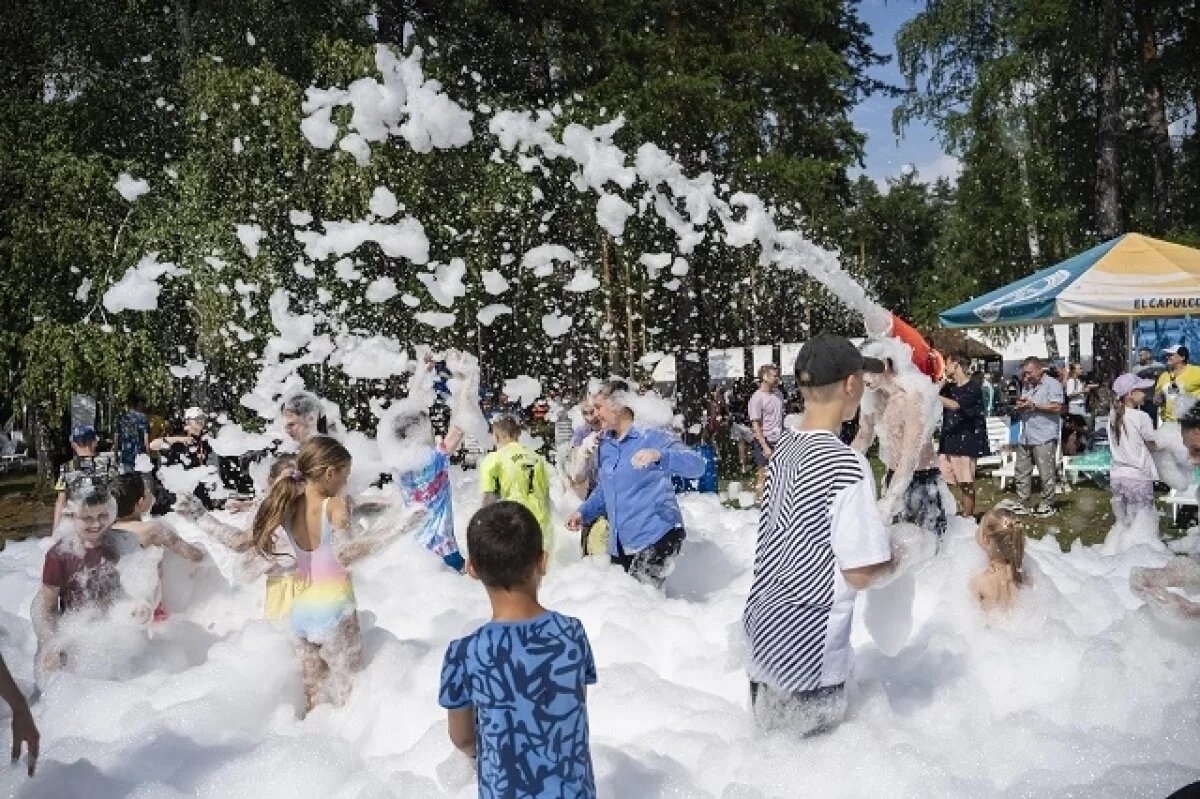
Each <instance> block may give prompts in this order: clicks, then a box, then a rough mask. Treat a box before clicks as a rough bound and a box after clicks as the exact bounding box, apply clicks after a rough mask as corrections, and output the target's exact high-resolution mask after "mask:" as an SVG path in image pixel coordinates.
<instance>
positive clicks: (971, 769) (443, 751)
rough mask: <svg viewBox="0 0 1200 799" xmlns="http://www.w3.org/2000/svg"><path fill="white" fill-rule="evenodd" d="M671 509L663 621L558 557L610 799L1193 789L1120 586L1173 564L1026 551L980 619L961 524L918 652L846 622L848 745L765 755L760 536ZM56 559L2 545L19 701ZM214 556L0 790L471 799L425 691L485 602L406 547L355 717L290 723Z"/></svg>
mask: <svg viewBox="0 0 1200 799" xmlns="http://www.w3.org/2000/svg"><path fill="white" fill-rule="evenodd" d="M454 480H455V497H456V504H457V507H456V508H455V519H456V522H457V524H458V527H459V530H460V533H461V531H462V530H463V528H464V527H465V525H466V522H467V520H468V518H469V516H470V513H471V511H473V510H474V508H475V505H476V504H477V500H476V499H475V497H476V496H477V495H478V485H477V483H476V482H475V475H473V474H472V473H466V474H462V473H458V472H455V475H454ZM682 505H683V509H684V514H685V517H686V520H687V524H688V529H689V539H688V543H687V544H686V546H685V548H684V550H683V556H682V558H681V560H680V562H679V564H678V567H677V569H676V571H675V572H674V573H673V574H672V575H671V577H670V578H669V580H668V589H667V595H666V596H665V597H664V596H661V595H658V594H656V593H655V592H654V591H652V590H651V589H649V588H646V587H644V586H641V585H638V584H636V583H634V582H633V581H631V580H629V579H628V578H627V577H625V576H624V575H623V574H621V573H620V572H619V571H617V570H615V569H613V568H610V567H608V566H607V565H605V564H604V563H601V562H598V561H595V560H586V561H581V560H579V559H578V557H572V556H571V555H570V550H571V548H572V541H573V540H574V537H573V536H571V535H568V534H566V533H562V534H560V536H559V545H560V551H559V553H558V557H557V559H556V562H555V563H554V565H553V567H552V569H551V572H550V574H549V576H548V577H547V579H546V582H545V584H544V586H543V592H542V598H543V601H544V603H545V604H546V605H547V606H549V607H552V608H555V609H557V610H560V611H562V612H564V613H567V614H570V615H574V616H577V617H579V618H580V619H582V620H583V623H584V625H585V626H586V628H587V631H588V634H589V636H590V638H591V641H592V645H593V648H594V650H595V654H596V660H597V666H598V669H599V677H600V682H599V684H598V685H597V686H595V687H594V688H593V689H592V690H591V691H590V692H589V695H588V703H589V707H590V715H591V731H592V754H593V758H594V762H595V768H596V776H597V782H598V788H599V791H600V795H601V796H608V797H659V796H671V797H722V799H757V798H758V797H774V796H832V797H841V796H845V797H859V796H869V795H880V796H927V797H935V796H947V797H961V796H991V795H1007V796H1024V795H1039V796H1064V795H1080V796H1082V795H1087V796H1113V797H1117V796H1119V797H1135V796H1147V797H1162V796H1165V795H1167V794H1168V793H1170V792H1171V791H1172V790H1174V789H1177V788H1179V787H1180V786H1182V785H1184V784H1186V783H1188V782H1190V781H1193V780H1196V779H1200V765H1198V764H1197V761H1196V752H1197V751H1200V720H1198V717H1197V714H1196V712H1195V697H1196V694H1197V689H1198V688H1200V624H1196V623H1188V622H1185V621H1182V620H1176V619H1173V618H1171V617H1168V616H1165V615H1162V614H1160V613H1157V612H1155V611H1154V610H1152V609H1151V608H1148V607H1145V606H1143V605H1142V603H1141V602H1140V601H1139V600H1138V599H1136V598H1135V597H1134V596H1133V595H1132V594H1131V593H1130V591H1129V588H1128V574H1129V570H1130V569H1131V568H1132V567H1133V566H1148V565H1160V564H1162V563H1163V562H1165V561H1166V559H1167V557H1168V554H1166V553H1162V552H1159V551H1154V550H1152V549H1150V548H1148V547H1132V548H1130V549H1127V550H1125V551H1123V552H1121V553H1119V554H1116V555H1112V556H1105V555H1104V554H1102V553H1101V552H1100V551H1099V550H1098V549H1097V548H1092V549H1084V548H1076V549H1075V550H1073V551H1072V552H1069V553H1065V554H1064V553H1062V552H1060V551H1059V549H1058V547H1057V545H1056V544H1055V543H1054V542H1053V541H1044V542H1034V541H1031V542H1030V544H1029V546H1028V553H1027V557H1028V560H1029V564H1028V566H1029V568H1028V572H1029V575H1030V585H1029V587H1028V588H1027V589H1026V590H1024V591H1023V592H1022V593H1021V596H1020V600H1019V602H1018V604H1017V606H1016V607H1015V608H1014V609H1013V610H1012V612H1011V613H1010V614H1009V615H1008V616H1007V617H1004V618H993V619H991V620H987V619H985V618H984V617H983V615H982V613H981V612H980V611H979V610H978V609H977V608H976V607H975V606H974V604H973V601H972V600H971V598H970V596H969V595H968V592H967V588H966V585H967V580H968V577H969V575H970V574H971V573H972V572H973V571H974V570H976V569H978V568H979V567H980V566H981V565H982V555H981V553H980V552H979V551H978V549H977V547H976V545H975V543H974V541H973V537H972V533H973V528H972V526H971V525H969V524H968V523H965V522H961V521H956V522H954V523H953V524H952V526H951V530H950V532H949V534H948V537H947V541H946V542H945V545H944V547H943V551H942V552H941V553H940V554H939V555H938V556H937V557H936V558H935V559H934V560H932V561H931V562H929V563H926V564H925V565H924V566H922V567H921V568H919V569H917V570H916V571H915V572H914V574H913V580H914V583H915V586H914V588H913V591H912V600H911V601H912V608H911V614H910V615H911V632H908V634H907V635H905V636H903V640H902V641H901V642H900V644H898V645H897V646H896V650H895V654H894V655H891V656H889V655H886V654H884V653H883V652H882V651H880V649H879V648H878V647H877V646H876V645H875V643H874V642H873V640H872V638H871V637H870V636H869V635H868V633H867V630H866V627H865V624H864V621H863V618H862V615H863V614H862V612H861V611H862V607H861V605H860V608H859V614H858V618H857V619H856V622H855V625H856V626H855V629H854V634H853V635H854V642H855V646H856V649H857V652H858V655H857V660H856V668H855V676H854V680H853V685H852V689H851V698H850V711H849V717H848V720H847V721H846V723H844V724H843V725H842V726H841V727H840V728H838V729H837V730H836V731H834V732H833V733H832V734H829V735H826V736H823V737H818V738H814V739H810V740H795V739H793V738H790V737H788V736H786V735H772V736H762V735H760V734H759V733H757V732H756V730H755V728H754V726H753V723H752V720H751V717H750V715H749V713H748V710H747V708H748V696H747V686H746V681H745V676H744V658H745V647H744V644H743V643H742V639H741V632H740V615H741V610H742V604H743V602H744V599H745V595H746V592H747V590H748V588H749V584H750V576H751V575H750V570H751V566H752V561H753V550H754V530H755V521H756V517H755V516H754V514H753V512H748V511H741V510H732V509H727V508H724V507H722V506H720V505H719V504H718V502H717V500H716V499H715V498H713V497H698V496H688V497H685V498H684V499H683V500H682ZM558 521H559V522H560V523H561V515H560V517H559V520H558ZM180 525H181V526H183V523H182V522H180ZM183 532H184V534H185V535H186V536H187V537H188V538H190V539H192V540H201V534H200V533H199V532H198V531H196V530H194V529H191V528H187V527H184V530H183ZM47 544H48V542H45V541H29V542H25V543H20V544H14V545H10V547H9V550H8V552H6V553H5V557H4V559H3V561H0V631H2V634H3V639H2V642H3V647H4V654H5V657H6V659H8V661H9V663H10V665H11V666H12V668H13V671H14V673H15V674H16V675H17V677H18V680H19V681H20V682H21V683H22V685H23V686H24V687H26V688H28V687H30V684H31V682H32V663H33V647H34V641H33V636H32V633H31V631H30V627H29V621H28V605H29V600H30V598H31V597H32V595H33V593H34V591H35V589H36V587H37V584H38V579H39V575H40V571H41V560H42V555H43V552H44V550H45V548H46V546H47ZM210 549H211V550H212V552H213V564H211V565H210V566H208V567H206V568H205V569H201V570H200V576H198V577H196V578H195V579H196V580H197V581H198V584H197V585H196V586H195V587H194V590H191V591H190V593H188V596H189V601H190V603H191V604H190V606H189V607H190V610H189V611H188V613H187V615H186V617H183V616H178V615H177V616H175V617H173V618H172V619H171V620H170V621H168V622H167V623H165V624H163V625H159V626H156V628H155V633H154V637H153V639H152V640H151V641H150V642H149V643H148V644H146V645H144V646H143V647H141V648H140V651H138V652H137V653H136V657H131V659H130V661H129V663H128V664H127V668H126V669H125V670H124V671H120V672H119V673H118V674H117V675H116V676H117V679H108V677H110V676H113V675H112V674H110V673H109V672H108V667H109V666H111V663H109V662H108V661H110V660H111V658H112V652H111V651H109V650H106V651H105V653H104V655H105V658H106V660H105V666H106V672H105V674H104V677H103V678H101V677H100V676H98V675H97V673H96V672H91V673H89V672H88V671H87V670H86V666H85V664H84V663H80V671H78V672H76V673H62V674H58V675H55V676H54V677H52V678H51V679H50V680H49V682H48V683H47V684H46V686H45V690H44V691H43V693H42V696H41V698H40V699H39V700H38V702H37V703H36V704H35V706H34V712H35V715H36V717H37V719H38V723H39V725H40V727H41V730H42V734H43V738H42V761H41V764H40V767H39V772H38V775H37V777H36V778H35V779H33V780H29V779H27V778H26V777H25V776H24V773H23V772H22V771H21V770H19V769H17V768H12V769H9V770H7V771H5V772H4V773H3V775H2V776H0V792H2V793H3V794H5V795H12V796H18V797H47V796H88V797H91V798H92V799H109V798H110V797H111V798H112V799H116V797H138V799H166V798H167V797H170V798H171V799H174V798H175V797H184V796H220V797H228V798H229V799H240V798H241V797H247V798H249V797H255V799H257V797H261V796H266V795H278V796H292V797H417V796H419V797H437V796H452V797H469V796H474V795H475V790H474V785H473V782H472V781H471V779H470V777H469V775H467V777H466V779H464V775H463V773H462V770H461V768H459V766H460V765H461V763H460V762H459V761H458V760H457V759H456V755H455V753H454V752H452V748H451V745H450V743H449V740H448V739H447V737H446V732H445V713H444V711H442V710H441V709H440V708H439V707H438V705H437V687H438V676H439V672H440V667H441V660H442V654H443V652H444V650H445V646H446V644H447V642H448V641H449V640H450V639H452V638H454V637H458V636H461V635H464V634H466V633H468V632H469V631H471V630H472V629H473V628H474V627H475V626H477V625H478V624H480V623H481V622H483V621H484V620H486V619H487V617H488V612H489V610H488V604H487V599H486V597H485V595H484V593H483V590H482V589H481V587H480V586H479V584H478V583H476V582H474V581H471V580H469V579H467V578H464V577H460V576H457V575H454V574H451V573H450V572H448V571H447V570H446V569H445V568H444V567H443V566H442V565H441V564H440V563H439V562H438V561H437V560H436V559H434V558H432V557H430V555H429V554H428V553H427V552H425V551H424V550H422V549H421V548H420V547H419V546H418V545H417V544H416V543H414V542H412V541H408V540H402V541H399V542H398V543H397V544H395V545H393V546H392V547H390V548H389V549H387V550H385V551H384V552H382V553H381V554H379V555H377V556H375V557H374V558H373V559H371V560H368V561H366V562H364V563H362V564H361V565H360V566H359V567H358V568H357V569H356V571H355V583H356V590H357V594H358V599H359V609H360V614H361V619H362V624H363V630H364V642H365V649H366V653H367V667H366V669H365V671H364V672H363V673H362V674H360V675H359V676H358V679H357V682H356V684H355V688H354V694H353V696H352V697H351V700H350V702H349V704H348V705H347V706H346V707H345V708H341V709H333V708H329V707H322V708H319V709H318V710H317V711H315V712H314V713H312V714H310V715H309V716H308V717H307V718H306V719H303V720H301V719H299V718H298V714H299V709H300V707H301V705H302V700H301V692H300V681H299V674H298V669H297V666H296V662H295V659H294V656H293V654H292V651H291V648H290V646H289V641H288V638H287V636H286V635H285V633H283V632H281V631H280V630H279V629H277V628H276V627H274V626H273V625H271V624H270V623H268V622H264V621H260V620H258V616H259V605H260V602H261V598H262V586H261V584H253V585H248V586H245V585H236V584H231V583H230V582H228V581H230V580H231V579H232V564H233V562H234V558H232V557H231V556H229V555H228V553H223V552H222V551H221V550H220V549H219V548H218V547H217V546H216V545H212V546H210ZM170 557H172V556H168V558H170ZM166 570H167V574H168V576H172V575H174V574H178V573H179V570H178V569H177V568H176V567H175V566H172V564H171V563H170V562H168V563H167V564H166ZM218 571H219V572H221V573H222V574H223V575H224V578H222V577H221V574H217V572H218ZM223 579H224V580H225V581H224V582H223ZM861 602H862V600H861V599H860V603H861ZM901 632H902V631H901ZM892 643H893V644H895V642H892ZM890 650H891V647H890V646H889V651H890ZM84 660H86V658H84Z"/></svg>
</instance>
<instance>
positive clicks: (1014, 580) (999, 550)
mask: <svg viewBox="0 0 1200 799" xmlns="http://www.w3.org/2000/svg"><path fill="white" fill-rule="evenodd" d="M975 540H976V541H977V542H979V546H980V547H982V548H983V551H984V553H985V554H987V557H988V565H987V568H986V569H984V570H983V571H982V572H980V573H979V574H977V575H975V576H974V577H972V578H971V593H972V594H974V595H975V598H976V599H977V600H979V604H980V605H981V606H982V607H983V609H984V610H985V611H990V610H993V609H998V610H1003V609H1006V608H1007V607H1008V606H1009V605H1011V604H1012V602H1013V600H1014V599H1016V596H1017V589H1018V588H1020V587H1021V586H1022V585H1023V584H1024V582H1025V574H1024V569H1023V566H1022V564H1023V562H1024V560H1025V531H1024V529H1023V528H1022V527H1021V522H1020V520H1018V519H1017V516H1016V514H1014V513H1013V512H1012V511H1010V510H1001V509H999V508H992V509H991V510H990V511H988V512H987V513H985V514H984V515H983V519H982V520H981V521H980V522H979V529H978V530H976V532H975Z"/></svg>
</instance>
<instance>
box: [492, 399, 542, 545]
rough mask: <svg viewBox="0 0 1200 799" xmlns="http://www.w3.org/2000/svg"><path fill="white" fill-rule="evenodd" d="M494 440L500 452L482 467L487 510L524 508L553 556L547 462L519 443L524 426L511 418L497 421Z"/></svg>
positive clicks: (493, 430)
mask: <svg viewBox="0 0 1200 799" xmlns="http://www.w3.org/2000/svg"><path fill="white" fill-rule="evenodd" d="M492 436H494V437H495V439H496V451H495V452H489V453H488V454H487V456H486V457H485V458H484V459H483V463H481V464H480V466H479V488H480V490H481V491H482V492H483V504H484V506H485V507H486V506H487V505H491V504H492V503H493V502H498V501H500V500H510V501H512V502H519V503H521V504H522V505H524V506H525V507H526V508H528V509H529V512H530V513H532V514H533V516H534V518H535V519H537V522H538V524H539V525H540V526H541V528H542V549H543V550H544V551H546V552H552V551H553V547H552V543H553V535H554V531H553V529H552V528H551V526H550V467H549V466H547V465H546V459H545V458H543V457H542V456H541V455H539V454H538V453H536V452H534V451H533V450H531V449H529V447H526V446H525V445H524V444H522V443H520V441H518V439H519V438H520V437H521V426H520V425H519V424H517V421H516V420H515V419H513V418H512V417H511V416H498V417H496V419H495V420H494V421H493V422H492Z"/></svg>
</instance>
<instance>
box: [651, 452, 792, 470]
mask: <svg viewBox="0 0 1200 799" xmlns="http://www.w3.org/2000/svg"><path fill="white" fill-rule="evenodd" d="M767 457H768V458H769V457H771V455H770V453H768V454H767ZM660 460H662V453H661V452H660V451H658V450H656V449H639V450H638V451H637V452H635V453H633V457H632V458H630V460H629V462H630V463H631V464H633V468H635V469H645V468H646V467H647V466H650V465H651V464H655V463H658V462H659V461H660Z"/></svg>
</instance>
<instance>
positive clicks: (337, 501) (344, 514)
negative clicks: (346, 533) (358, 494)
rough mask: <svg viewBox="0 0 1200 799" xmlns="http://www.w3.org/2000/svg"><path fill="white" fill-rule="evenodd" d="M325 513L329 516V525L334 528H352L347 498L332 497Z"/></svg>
mask: <svg viewBox="0 0 1200 799" xmlns="http://www.w3.org/2000/svg"><path fill="white" fill-rule="evenodd" d="M325 511H326V513H328V514H329V523H330V524H332V525H333V526H334V527H349V526H350V506H349V505H348V504H347V502H346V498H345V497H330V498H329V502H328V504H327V505H326V506H325Z"/></svg>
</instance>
